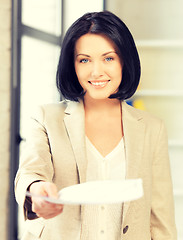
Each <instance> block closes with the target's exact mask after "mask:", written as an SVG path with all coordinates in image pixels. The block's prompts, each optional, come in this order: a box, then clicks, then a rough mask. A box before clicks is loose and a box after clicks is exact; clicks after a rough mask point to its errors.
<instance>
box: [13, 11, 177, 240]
mask: <svg viewBox="0 0 183 240" xmlns="http://www.w3.org/2000/svg"><path fill="white" fill-rule="evenodd" d="M139 79H140V61H139V57H138V53H137V50H136V47H135V43H134V40H133V37H132V35H131V33H130V32H129V30H128V28H127V27H126V25H125V24H124V23H123V22H122V21H121V20H120V19H119V18H118V17H117V16H115V15H114V14H112V13H110V12H106V11H105V12H98V13H88V14H85V15H84V16H82V17H81V18H79V19H78V20H77V21H76V22H75V23H73V25H72V26H71V27H70V28H69V30H68V31H67V33H66V36H65V38H64V41H63V45H62V50H61V55H60V60H59V65H58V71H57V87H58V89H59V91H60V93H61V95H62V96H63V97H64V98H65V99H66V100H64V101H62V102H60V103H59V104H50V105H44V106H42V107H40V108H39V109H38V111H37V112H36V113H35V114H34V116H33V118H32V125H33V126H32V130H31V136H30V138H29V139H28V142H27V150H26V151H24V154H23V156H22V159H21V162H20V167H19V170H18V173H17V176H16V181H15V186H16V197H17V201H18V202H19V204H20V205H21V206H23V207H24V213H25V218H26V225H27V230H25V233H24V236H23V238H22V239H25V240H29V239H44V240H46V239H49V240H50V239H54V240H57V239H64V240H67V239H68V240H70V239H84V240H90V239H92V240H94V239H110V240H111V239H114V240H118V239H129V240H133V239H135V240H138V239H139V240H142V239H144V240H146V239H153V240H163V239H166V240H170V239H171V240H173V239H176V229H175V223H174V206H173V196H172V183H171V176H170V167H169V160H168V147H167V136H166V131H165V128H164V125H163V123H162V121H161V120H159V119H157V118H155V117H153V116H151V115H150V114H148V113H145V112H143V111H140V110H137V109H134V108H133V107H130V106H128V105H127V104H126V103H125V101H124V100H125V99H128V98H130V97H131V96H132V95H133V94H134V93H135V91H136V89H137V86H138V84H139ZM125 178H126V179H129V178H142V180H143V188H144V196H143V198H141V199H139V200H136V201H133V202H128V203H124V204H123V205H122V204H114V205H98V206H87V205H82V206H81V207H79V206H70V205H64V206H63V205H61V204H60V205H58V204H51V203H48V202H46V201H43V200H41V199H39V198H35V197H32V199H30V198H26V197H25V192H26V190H29V191H30V192H31V193H32V194H38V195H43V196H44V195H45V196H50V197H54V198H57V197H58V190H60V189H62V188H64V187H66V186H70V185H73V184H77V183H83V182H86V181H90V180H108V179H112V180H113V179H125Z"/></svg>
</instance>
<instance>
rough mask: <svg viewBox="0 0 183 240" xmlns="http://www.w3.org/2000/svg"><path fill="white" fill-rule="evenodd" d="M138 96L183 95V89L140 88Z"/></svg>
mask: <svg viewBox="0 0 183 240" xmlns="http://www.w3.org/2000/svg"><path fill="white" fill-rule="evenodd" d="M135 96H136V97H137V96H138V97H183V91H182V90H150V89H148V90H138V91H137V92H136V93H135Z"/></svg>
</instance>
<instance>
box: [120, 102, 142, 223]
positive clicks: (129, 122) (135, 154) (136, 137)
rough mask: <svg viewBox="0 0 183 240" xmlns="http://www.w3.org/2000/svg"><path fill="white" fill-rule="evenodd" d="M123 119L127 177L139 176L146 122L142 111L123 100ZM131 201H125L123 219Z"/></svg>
mask: <svg viewBox="0 0 183 240" xmlns="http://www.w3.org/2000/svg"><path fill="white" fill-rule="evenodd" d="M122 119H123V131H124V142H125V153H126V179H135V178H139V168H140V167H142V166H141V159H142V153H143V146H144V135H145V124H144V121H143V117H142V115H141V112H140V111H137V110H136V109H134V108H133V107H131V106H129V105H127V103H125V102H122ZM129 205H130V202H126V203H124V206H123V219H124V217H125V216H126V213H127V211H128V208H129Z"/></svg>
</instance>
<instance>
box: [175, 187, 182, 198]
mask: <svg viewBox="0 0 183 240" xmlns="http://www.w3.org/2000/svg"><path fill="white" fill-rule="evenodd" d="M173 194H174V197H183V190H182V189H174V190H173Z"/></svg>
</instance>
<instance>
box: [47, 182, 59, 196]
mask: <svg viewBox="0 0 183 240" xmlns="http://www.w3.org/2000/svg"><path fill="white" fill-rule="evenodd" d="M44 190H45V192H46V194H47V196H49V197H52V198H58V190H57V187H56V185H55V184H53V183H46V184H44Z"/></svg>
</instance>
